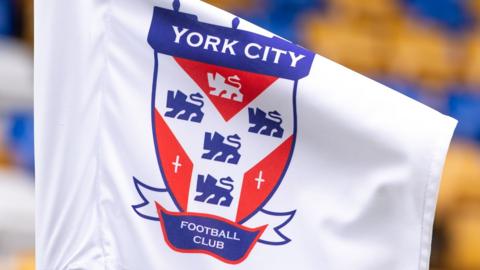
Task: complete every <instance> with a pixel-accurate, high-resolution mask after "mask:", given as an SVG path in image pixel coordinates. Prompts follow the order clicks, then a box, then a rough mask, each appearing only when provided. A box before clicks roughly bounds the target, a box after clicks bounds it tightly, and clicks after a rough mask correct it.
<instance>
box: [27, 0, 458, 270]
mask: <svg viewBox="0 0 480 270" xmlns="http://www.w3.org/2000/svg"><path fill="white" fill-rule="evenodd" d="M35 4H36V7H35V12H36V16H35V37H36V42H35V151H36V153H35V154H36V164H35V165H36V201H37V206H36V215H37V218H36V235H37V236H36V245H37V247H36V251H37V253H36V257H37V267H38V269H40V270H53V269H55V270H56V269H88V270H92V269H93V270H95V269H142V270H143V269H292V268H295V269H329V270H343V269H345V270H347V269H348V270H350V269H356V270H385V269H392V270H405V269H419V270H426V269H428V263H429V257H430V245H431V236H432V224H433V218H434V212H435V205H436V196H437V191H438V187H439V179H440V176H441V171H442V167H443V163H444V159H445V155H446V152H447V149H448V145H449V143H450V140H451V136H452V133H453V130H454V128H455V125H456V121H455V120H454V119H451V118H449V117H446V116H444V115H442V114H440V113H438V112H436V111H434V110H432V109H430V108H428V107H426V106H424V105H422V104H420V103H417V102H415V101H413V100H411V99H409V98H407V97H405V96H402V95H401V94H399V93H397V92H395V91H393V90H391V89H388V88H387V87H385V86H382V85H381V84H379V83H376V82H374V81H372V80H370V79H368V78H366V77H363V76H361V75H359V74H357V73H355V72H352V71H350V70H348V69H347V68H344V67H342V66H340V65H338V64H336V63H334V62H332V61H330V60H328V59H325V58H323V57H321V56H319V55H316V54H314V53H313V52H310V51H309V50H307V49H305V48H303V47H301V46H299V45H296V44H293V43H291V42H289V41H287V40H285V39H282V38H281V37H278V36H275V35H274V34H272V33H270V32H268V31H266V30H263V29H261V28H259V27H257V26H255V25H252V24H250V23H248V22H247V21H245V20H243V19H241V18H238V17H236V16H234V15H232V14H229V13H227V12H225V11H223V10H220V9H217V8H215V7H212V6H210V5H208V4H206V3H203V2H201V1H194V0H181V1H179V0H158V1H153V0H140V1H131V0H115V1H113V0H100V1H99V0H95V1H94V0H82V1H60V0H38V1H36V2H35Z"/></svg>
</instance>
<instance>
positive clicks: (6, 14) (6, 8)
mask: <svg viewBox="0 0 480 270" xmlns="http://www.w3.org/2000/svg"><path fill="white" fill-rule="evenodd" d="M13 27H14V26H13V4H12V1H11V0H0V36H9V35H11V34H12V33H13Z"/></svg>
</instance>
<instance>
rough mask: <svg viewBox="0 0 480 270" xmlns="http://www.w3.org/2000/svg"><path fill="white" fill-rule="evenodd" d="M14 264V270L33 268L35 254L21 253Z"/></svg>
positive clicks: (32, 269) (29, 269) (31, 269)
mask: <svg viewBox="0 0 480 270" xmlns="http://www.w3.org/2000/svg"><path fill="white" fill-rule="evenodd" d="M16 265H17V269H15V270H35V256H34V255H33V253H27V254H22V255H20V256H19V257H18V258H17V263H16Z"/></svg>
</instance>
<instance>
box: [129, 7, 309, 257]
mask: <svg viewBox="0 0 480 270" xmlns="http://www.w3.org/2000/svg"><path fill="white" fill-rule="evenodd" d="M179 9H180V2H179V1H178V0H176V1H174V2H173V10H168V9H163V8H157V7H156V8H154V14H153V19H152V24H151V26H150V32H149V36H148V42H149V44H150V45H151V47H152V48H153V49H154V59H155V65H154V72H153V87H152V89H153V90H152V100H151V112H152V130H153V132H152V134H153V140H154V142H155V152H156V155H157V160H158V166H159V169H160V171H161V173H162V177H163V181H164V186H165V188H155V187H151V186H148V185H146V184H144V183H142V182H140V181H138V180H137V179H136V178H134V182H135V187H136V189H137V191H138V193H139V195H140V197H141V198H142V199H143V202H142V203H140V204H137V205H133V209H134V210H135V212H136V213H137V214H138V215H139V216H140V217H142V218H145V219H148V220H158V221H160V223H161V228H162V232H163V234H164V238H165V241H166V243H167V244H168V245H169V246H170V247H171V248H172V249H173V250H175V251H178V252H184V253H205V254H208V255H211V256H213V257H215V258H217V259H219V260H221V261H224V262H226V263H230V264H237V263H240V262H242V261H243V260H244V259H245V258H247V256H248V254H249V253H250V251H251V250H252V248H253V247H254V246H255V244H256V243H257V242H260V243H263V244H271V245H283V244H286V243H288V242H289V241H290V239H289V238H288V237H286V236H285V235H284V234H282V233H281V232H280V229H281V228H283V227H284V226H285V225H286V224H287V223H288V222H289V221H290V220H291V219H292V218H293V216H294V214H295V211H290V212H285V213H276V212H272V211H268V210H266V209H265V204H266V203H268V201H269V200H270V198H271V197H272V196H273V194H274V193H275V191H276V190H277V188H278V187H279V185H280V184H281V182H282V180H283V177H284V175H285V172H286V170H287V168H288V166H289V164H290V160H291V157H292V154H293V151H294V146H295V139H296V126H297V120H296V115H297V114H296V94H297V86H298V80H299V79H301V78H303V77H305V76H307V75H308V73H309V72H310V67H311V65H312V62H313V58H314V54H313V53H311V52H309V51H307V50H305V49H304V48H301V47H299V46H297V45H294V44H292V43H290V42H288V41H285V40H283V39H280V38H277V37H265V36H262V35H259V34H256V33H253V32H249V31H245V30H239V29H237V28H238V26H239V22H240V20H239V19H238V18H235V19H233V20H232V26H231V27H225V26H219V25H212V24H208V23H203V22H200V21H199V20H198V18H197V17H196V16H195V15H192V14H186V13H182V12H180V11H179ZM144 190H148V191H149V192H150V193H151V192H155V193H159V194H160V193H162V194H164V193H167V192H168V194H169V197H170V198H171V201H173V202H174V204H175V206H176V208H177V209H176V211H168V210H166V209H165V208H164V207H163V206H162V204H161V203H159V202H158V201H159V200H157V199H155V200H153V201H155V206H156V213H155V215H152V214H151V213H147V212H146V211H148V210H146V209H145V208H148V206H149V205H152V204H151V203H150V202H152V200H149V199H147V198H146V196H145V194H144ZM253 217H255V218H253ZM252 220H256V222H252ZM273 220H275V221H273ZM279 220H280V221H279ZM247 223H248V226H246V224H247ZM267 228H268V230H267ZM267 232H268V233H267ZM264 234H266V235H268V236H269V238H265V239H262V238H261V237H262V235H264Z"/></svg>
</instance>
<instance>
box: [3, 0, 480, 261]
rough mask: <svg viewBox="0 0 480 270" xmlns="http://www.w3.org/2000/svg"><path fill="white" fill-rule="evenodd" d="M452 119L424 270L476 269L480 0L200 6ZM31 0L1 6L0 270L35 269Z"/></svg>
mask: <svg viewBox="0 0 480 270" xmlns="http://www.w3.org/2000/svg"><path fill="white" fill-rule="evenodd" d="M207 2H210V3H212V4H214V5H216V6H219V7H221V8H224V9H226V10H228V11H231V12H233V13H236V14H238V15H240V16H241V17H243V18H245V19H247V20H250V21H252V22H253V23H256V24H258V25H260V26H262V27H265V28H267V29H269V30H271V31H272V32H274V33H276V34H278V35H280V36H283V37H285V38H287V39H290V40H292V41H294V42H296V43H299V44H301V45H303V46H305V47H307V48H309V49H312V50H314V51H316V52H318V53H320V54H322V55H323V56H326V57H328V58H330V59H332V60H334V61H337V62H339V63H341V64H343V65H345V66H347V67H349V68H351V69H353V70H355V71H357V72H360V73H362V74H364V75H367V76H369V77H371V78H374V79H376V80H378V81H380V82H382V83H384V84H386V85H388V86H390V87H392V88H394V89H396V90H397V91H400V92H402V93H404V94H405V95H408V96H410V97H412V98H414V99H416V100H418V101H420V102H422V103H425V104H427V105H429V106H431V107H434V108H435V109H437V110H439V111H441V112H443V113H445V114H448V115H451V116H453V117H455V118H457V119H458V120H459V121H460V124H459V126H458V129H457V131H456V134H455V139H454V143H453V145H452V147H451V150H450V153H449V155H448V158H447V163H446V168H445V172H444V177H443V182H442V186H441V191H440V198H439V203H438V208H437V217H436V224H435V230H434V239H433V251H432V263H431V269H432V270H480V0H209V1H207ZM32 21H33V4H32V0H0V270H31V269H34V154H33V115H32V109H33V108H32V101H33V94H32V79H33V74H32V63H33V58H32V56H33V22H32Z"/></svg>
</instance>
